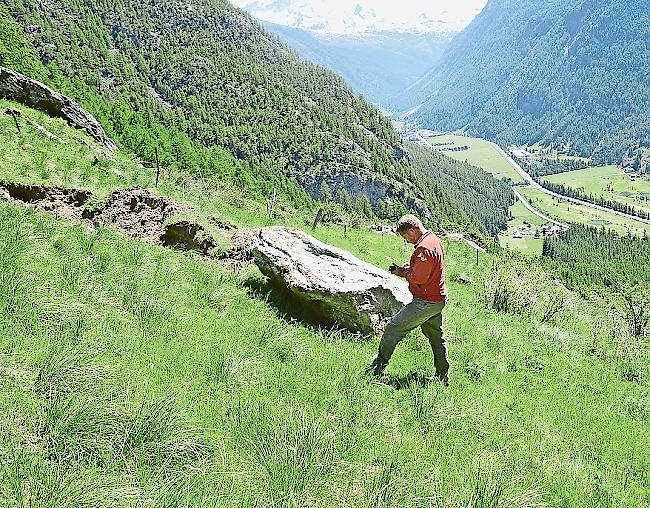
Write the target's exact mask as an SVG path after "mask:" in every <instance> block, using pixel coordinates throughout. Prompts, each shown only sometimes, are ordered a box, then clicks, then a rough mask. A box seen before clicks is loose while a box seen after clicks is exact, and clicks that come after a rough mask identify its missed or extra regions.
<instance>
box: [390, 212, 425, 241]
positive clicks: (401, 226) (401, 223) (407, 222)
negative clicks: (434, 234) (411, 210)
mask: <svg viewBox="0 0 650 508" xmlns="http://www.w3.org/2000/svg"><path fill="white" fill-rule="evenodd" d="M426 231H427V230H426V229H424V226H423V225H422V222H420V219H418V218H417V217H416V216H415V215H405V216H404V217H402V218H401V219H400V220H398V221H397V234H398V235H399V236H401V237H402V238H404V240H406V241H407V242H408V243H416V242H417V241H418V240H419V239H420V237H421V236H422V235H423V234H424V233H426Z"/></svg>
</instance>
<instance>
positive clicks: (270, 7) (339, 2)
mask: <svg viewBox="0 0 650 508" xmlns="http://www.w3.org/2000/svg"><path fill="white" fill-rule="evenodd" d="M486 1H487V0H456V1H450V0H429V1H426V2H423V1H422V0H399V1H394V0H388V1H385V0H384V1H370V0H365V1H361V0H233V3H234V4H235V5H237V6H239V7H241V8H242V9H244V10H246V11H248V12H249V13H250V14H252V15H253V16H254V17H256V18H258V19H260V20H263V21H267V22H270V23H274V24H277V25H283V26H288V27H292V28H300V29H303V30H309V31H312V32H319V33H320V34H332V35H363V34H373V33H377V32H409V33H432V32H437V33H440V32H444V33H456V32H459V31H460V30H462V29H463V28H465V26H466V25H467V24H469V22H470V21H471V20H472V19H473V18H474V17H475V16H476V15H477V14H478V13H479V12H480V11H481V9H482V8H483V7H484V5H485V3H486Z"/></svg>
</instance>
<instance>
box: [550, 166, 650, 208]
mask: <svg viewBox="0 0 650 508" xmlns="http://www.w3.org/2000/svg"><path fill="white" fill-rule="evenodd" d="M544 180H547V181H549V182H552V183H558V184H563V185H565V186H567V187H571V188H574V189H577V190H580V192H582V193H583V194H586V195H591V194H593V196H594V197H602V198H605V199H608V200H611V201H618V202H619V203H623V204H626V205H631V206H634V207H635V208H637V209H641V210H645V211H646V212H649V213H650V180H648V179H647V178H636V179H635V181H632V180H631V178H630V176H629V175H627V174H626V173H625V172H624V171H623V170H622V169H620V168H619V167H617V166H598V167H592V168H587V169H580V170H577V171H570V172H568V173H562V174H559V175H552V176H547V177H545V178H544Z"/></svg>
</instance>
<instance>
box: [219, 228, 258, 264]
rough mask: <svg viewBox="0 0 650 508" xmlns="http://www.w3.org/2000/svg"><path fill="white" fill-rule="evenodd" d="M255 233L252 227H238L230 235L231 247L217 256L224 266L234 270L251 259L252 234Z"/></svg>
mask: <svg viewBox="0 0 650 508" xmlns="http://www.w3.org/2000/svg"><path fill="white" fill-rule="evenodd" d="M255 233H256V230H254V229H240V230H239V231H237V232H236V233H235V234H234V235H232V237H231V241H232V247H230V248H229V249H226V250H224V251H223V252H221V253H220V254H219V256H218V259H219V260H220V261H221V264H222V265H223V266H224V267H225V268H228V269H231V270H235V269H237V268H240V267H241V266H243V265H245V264H248V263H250V262H251V261H253V236H254V235H255Z"/></svg>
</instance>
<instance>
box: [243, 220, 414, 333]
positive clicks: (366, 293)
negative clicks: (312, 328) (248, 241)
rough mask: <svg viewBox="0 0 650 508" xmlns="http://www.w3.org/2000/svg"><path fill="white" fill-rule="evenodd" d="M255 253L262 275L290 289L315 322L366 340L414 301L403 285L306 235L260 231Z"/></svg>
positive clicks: (277, 229) (269, 229)
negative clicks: (346, 331) (329, 325)
mask: <svg viewBox="0 0 650 508" xmlns="http://www.w3.org/2000/svg"><path fill="white" fill-rule="evenodd" d="M252 252H253V257H254V260H255V263H256V264H257V266H258V267H259V269H260V270H261V271H262V273H263V274H264V275H266V276H267V277H269V278H271V279H272V280H273V281H274V282H275V283H276V284H277V285H279V286H281V287H283V288H287V289H288V290H289V291H290V292H291V295H292V297H293V298H294V299H295V304H296V305H302V306H303V307H305V308H307V309H308V310H309V311H310V312H311V313H314V318H315V319H314V320H315V321H318V322H324V323H326V324H331V325H334V326H336V327H339V328H345V329H347V330H350V331H352V332H356V333H361V334H362V335H371V334H372V333H380V332H381V331H382V330H383V328H384V326H385V325H386V323H387V322H388V320H389V319H390V318H391V317H392V316H393V315H394V314H395V313H396V312H397V311H398V310H399V309H400V308H401V307H402V306H403V305H406V304H407V303H409V302H410V301H411V298H412V297H411V294H410V293H409V291H408V286H407V284H406V283H405V282H404V281H402V280H400V279H399V278H397V277H395V276H394V275H391V274H390V273H388V272H385V271H384V270H380V269H379V268H377V267H375V266H373V265H371V264H370V263H366V262H365V261H361V260H360V259H358V258H356V257H354V256H353V255H352V254H350V253H349V252H347V251H345V250H343V249H338V248H336V247H332V246H331V245H327V244H324V243H322V242H320V241H318V240H316V239H315V238H313V237H311V236H309V235H308V234H306V233H304V232H302V231H298V230H294V229H289V228H284V227H279V226H273V227H267V228H262V229H260V230H259V231H258V232H257V233H256V234H255V235H254V237H253V241H252Z"/></svg>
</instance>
